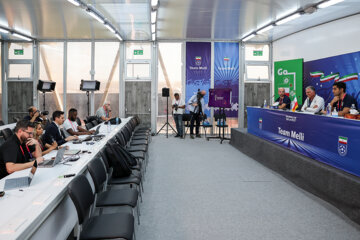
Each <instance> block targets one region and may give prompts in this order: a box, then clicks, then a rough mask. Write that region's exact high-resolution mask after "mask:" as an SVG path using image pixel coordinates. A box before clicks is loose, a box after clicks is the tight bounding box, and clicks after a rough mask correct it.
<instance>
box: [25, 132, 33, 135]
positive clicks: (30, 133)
mask: <svg viewBox="0 0 360 240" xmlns="http://www.w3.org/2000/svg"><path fill="white" fill-rule="evenodd" d="M24 132H26V133H27V134H29V135H34V133H33V132H27V131H24Z"/></svg>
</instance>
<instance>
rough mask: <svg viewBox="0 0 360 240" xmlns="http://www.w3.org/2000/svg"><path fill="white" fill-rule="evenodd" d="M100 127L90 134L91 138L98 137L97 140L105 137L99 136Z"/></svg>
mask: <svg viewBox="0 0 360 240" xmlns="http://www.w3.org/2000/svg"><path fill="white" fill-rule="evenodd" d="M100 127H101V125H99V126H98V127H97V128H96V130H95V132H94V133H93V134H92V136H93V137H98V138H99V137H105V135H104V134H99V130H100Z"/></svg>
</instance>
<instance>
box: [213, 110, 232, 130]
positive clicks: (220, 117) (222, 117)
mask: <svg viewBox="0 0 360 240" xmlns="http://www.w3.org/2000/svg"><path fill="white" fill-rule="evenodd" d="M214 119H215V121H216V122H217V121H218V120H220V122H224V123H225V124H224V126H223V125H221V124H218V123H216V127H217V128H218V130H219V132H220V128H222V127H224V129H226V131H227V130H228V127H229V125H227V124H226V114H225V113H221V114H220V113H216V114H214Z"/></svg>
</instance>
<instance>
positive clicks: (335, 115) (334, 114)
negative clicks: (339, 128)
mask: <svg viewBox="0 0 360 240" xmlns="http://www.w3.org/2000/svg"><path fill="white" fill-rule="evenodd" d="M331 115H332V116H333V117H338V116H339V113H338V112H337V111H336V108H334V111H333V112H332V114H331Z"/></svg>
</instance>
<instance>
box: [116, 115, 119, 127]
mask: <svg viewBox="0 0 360 240" xmlns="http://www.w3.org/2000/svg"><path fill="white" fill-rule="evenodd" d="M116 125H119V118H118V117H117V118H116Z"/></svg>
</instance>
